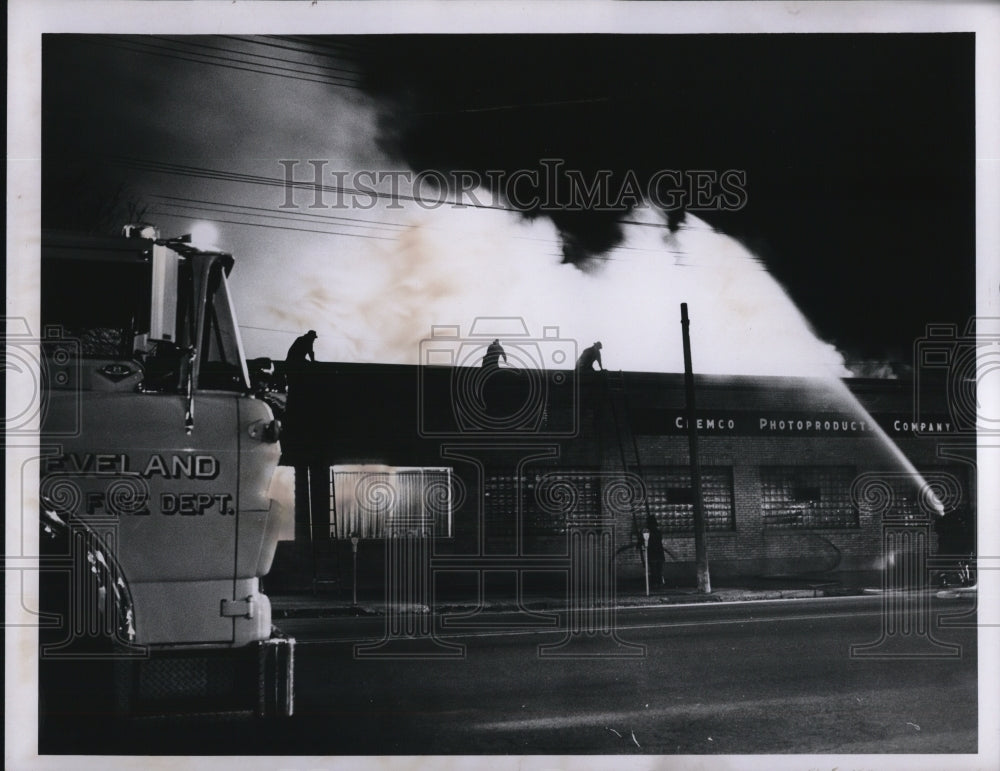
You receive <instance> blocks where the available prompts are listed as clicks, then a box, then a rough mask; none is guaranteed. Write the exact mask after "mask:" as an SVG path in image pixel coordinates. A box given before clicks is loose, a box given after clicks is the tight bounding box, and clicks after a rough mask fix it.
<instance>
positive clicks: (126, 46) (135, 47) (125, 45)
mask: <svg viewBox="0 0 1000 771" xmlns="http://www.w3.org/2000/svg"><path fill="white" fill-rule="evenodd" d="M102 37H105V38H106V36H102ZM86 40H87V42H91V43H92V44H93V45H100V44H101V43H98V42H97V41H96V40H93V39H92V38H88V39H86ZM103 45H104V46H105V47H108V48H118V49H120V50H123V51H129V52H130V53H137V54H145V55H147V56H159V57H161V58H164V59H174V60H177V61H183V62H192V63H194V64H207V65H209V66H212V67H223V68H225V69H230V70H239V71H241V72H252V73H255V74H257V75H273V76H274V77H276V78H286V79H288V80H300V81H303V82H305V83H318V84H320V85H324V86H336V87H341V88H352V89H356V90H359V91H360V90H361V87H360V86H358V85H352V84H348V83H339V82H334V81H332V80H318V79H315V78H304V77H300V76H296V75H285V74H282V73H280V72H273V71H271V70H266V69H264V70H260V69H253V68H252V67H238V66H236V65H235V64H223V63H221V62H211V61H206V60H204V59H192V58H190V57H187V56H179V55H177V54H171V53H164V52H160V51H156V50H150V48H149V46H150V44H145V45H146V47H143V44H142V43H139V42H132V41H131V40H108V39H105V40H104V41H103ZM197 55H200V56H204V55H205V54H197ZM233 61H237V60H233ZM260 66H270V65H260Z"/></svg>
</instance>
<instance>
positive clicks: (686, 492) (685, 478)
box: [640, 466, 736, 535]
mask: <svg viewBox="0 0 1000 771" xmlns="http://www.w3.org/2000/svg"><path fill="white" fill-rule="evenodd" d="M643 478H644V480H645V482H646V499H647V501H648V503H649V513H650V514H652V515H654V516H655V517H656V521H657V524H658V525H659V527H660V531H661V532H662V533H663V534H664V535H669V534H677V533H694V488H693V487H692V486H691V469H690V468H688V467H687V466H660V467H652V468H646V469H644V473H643ZM701 498H702V504H703V506H704V509H705V528H706V530H708V531H710V532H711V531H716V532H718V531H721V530H733V529H734V528H735V526H736V525H735V513H734V509H733V471H732V469H731V468H729V467H728V466H726V467H723V466H704V467H702V469H701ZM640 510H641V509H640Z"/></svg>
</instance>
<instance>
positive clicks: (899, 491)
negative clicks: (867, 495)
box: [882, 466, 969, 525]
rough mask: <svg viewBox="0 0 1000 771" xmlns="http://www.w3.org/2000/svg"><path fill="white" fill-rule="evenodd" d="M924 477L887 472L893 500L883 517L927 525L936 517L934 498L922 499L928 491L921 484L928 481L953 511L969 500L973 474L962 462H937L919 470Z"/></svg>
mask: <svg viewBox="0 0 1000 771" xmlns="http://www.w3.org/2000/svg"><path fill="white" fill-rule="evenodd" d="M919 473H920V474H921V480H922V483H921V482H920V481H917V479H915V478H914V477H911V476H909V475H888V474H887V475H886V476H887V479H886V481H887V482H888V484H889V486H890V487H891V489H892V504H891V510H890V512H883V513H882V517H883V518H886V517H887V516H891V517H892V520H893V522H894V524H897V525H898V524H901V523H902V524H906V523H909V524H912V525H926V524H927V523H928V522H933V521H934V519H935V518H936V517H935V516H934V515H933V514H932V513H931V512H932V508H931V507H932V504H931V500H932V498H928V499H926V500H924V501H921V500H920V497H921V494H924V495H927V492H925V491H923V490H922V489H921V488H922V487H923V486H924V485H928V486H929V487H930V490H931V491H933V494H934V495H935V496H936V497H937V498H938V501H939V502H940V503H941V504H942V505H943V506H944V507H945V509H946V510H948V511H951V510H953V509H955V508H956V507H958V506H961V505H963V504H965V503H966V502H967V500H968V486H969V474H968V470H967V469H966V468H964V467H962V466H935V467H925V468H921V469H920V470H919Z"/></svg>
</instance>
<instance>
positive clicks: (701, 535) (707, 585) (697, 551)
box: [681, 303, 712, 594]
mask: <svg viewBox="0 0 1000 771" xmlns="http://www.w3.org/2000/svg"><path fill="white" fill-rule="evenodd" d="M689 325H690V322H689V321H688V306H687V303H681V333H682V336H683V339H684V393H685V398H686V401H687V428H688V448H689V452H690V456H691V492H692V493H693V494H694V558H695V565H696V569H697V571H698V592H699V593H700V594H710V593H711V592H712V581H711V579H710V578H709V575H708V548H707V544H706V543H705V507H704V505H703V503H702V499H701V465H700V464H699V463H698V421H697V418H696V415H695V405H694V371H693V369H692V368H691V337H690V335H689V334H688V326H689Z"/></svg>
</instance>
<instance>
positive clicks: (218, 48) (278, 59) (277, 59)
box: [149, 35, 360, 75]
mask: <svg viewBox="0 0 1000 771" xmlns="http://www.w3.org/2000/svg"><path fill="white" fill-rule="evenodd" d="M149 37H150V38H152V39H154V40H163V41H167V42H171V43H179V44H181V45H186V46H190V47H192V48H204V49H207V50H209V51H222V52H225V53H232V54H238V55H239V56H253V57H255V58H257V59H268V60H270V61H275V62H283V63H284V64H300V65H302V66H303V67H314V68H315V69H319V70H330V71H333V72H346V73H349V74H351V75H359V74H360V73H359V72H357V71H356V70H346V69H344V68H343V67H331V66H329V65H326V64H312V63H310V62H301V61H298V60H296V59H288V58H285V57H281V56H268V55H267V54H255V53H252V52H251V51H240V50H238V49H236V48H223V47H221V46H212V45H208V44H207V43H193V42H191V41H189V40H186V39H185V38H183V37H170V36H167V35H150V36H149ZM282 47H283V46H282ZM288 50H296V49H288ZM301 53H304V54H308V53H309V52H307V51H302V52H301ZM198 55H199V56H208V54H198ZM310 55H312V54H310ZM220 58H221V57H220ZM247 64H256V62H247ZM261 66H268V65H261ZM279 69H283V68H279Z"/></svg>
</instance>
